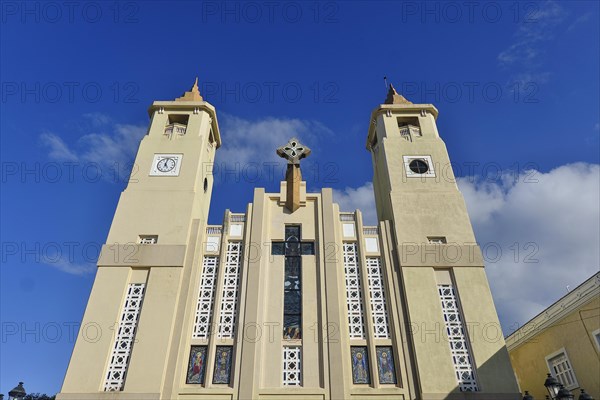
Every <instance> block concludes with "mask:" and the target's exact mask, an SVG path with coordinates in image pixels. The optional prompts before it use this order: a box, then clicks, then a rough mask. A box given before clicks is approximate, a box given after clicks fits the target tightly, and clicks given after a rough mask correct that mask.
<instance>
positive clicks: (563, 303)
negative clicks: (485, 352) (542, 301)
mask: <svg viewBox="0 0 600 400" xmlns="http://www.w3.org/2000/svg"><path fill="white" fill-rule="evenodd" d="M506 346H507V348H508V351H509V353H510V358H511V361H512V365H513V367H514V369H515V372H516V375H517V379H518V381H519V385H520V387H521V389H523V390H528V391H529V393H530V394H531V395H533V396H534V397H535V398H536V399H543V398H544V396H545V395H546V394H548V393H547V391H546V388H545V387H544V380H545V378H546V374H547V373H551V374H552V375H553V376H554V377H555V378H556V379H557V380H558V381H559V382H560V383H562V384H563V385H564V386H565V387H566V388H567V389H569V390H570V391H571V392H572V393H573V394H574V395H576V396H577V394H578V393H580V389H581V388H583V389H585V391H586V393H588V394H590V395H591V396H592V397H594V398H596V399H600V273H597V274H595V275H593V276H592V277H591V278H589V279H588V280H586V281H585V282H583V283H582V284H581V285H579V286H578V287H577V288H575V289H573V290H571V291H570V292H569V293H568V294H567V295H565V296H564V297H562V298H561V299H559V300H558V301H557V302H555V303H554V304H552V305H551V306H550V307H548V308H546V309H545V310H544V311H542V312H541V313H539V314H538V315H537V316H535V317H534V318H533V319H531V320H530V321H529V322H527V323H526V324H524V325H523V326H522V327H521V328H519V329H518V330H516V331H515V332H514V333H512V334H511V335H510V336H508V337H507V338H506Z"/></svg>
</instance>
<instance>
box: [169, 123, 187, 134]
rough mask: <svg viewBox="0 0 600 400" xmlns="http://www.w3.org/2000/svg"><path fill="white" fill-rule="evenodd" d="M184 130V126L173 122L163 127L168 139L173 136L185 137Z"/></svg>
mask: <svg viewBox="0 0 600 400" xmlns="http://www.w3.org/2000/svg"><path fill="white" fill-rule="evenodd" d="M186 130H187V125H186V124H181V123H179V122H173V123H172V124H169V125H167V126H165V135H168V136H169V137H172V136H173V134H176V135H180V136H183V135H185V131H186Z"/></svg>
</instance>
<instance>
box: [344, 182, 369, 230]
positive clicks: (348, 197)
mask: <svg viewBox="0 0 600 400" xmlns="http://www.w3.org/2000/svg"><path fill="white" fill-rule="evenodd" d="M333 201H335V202H336V203H338V204H339V205H340V211H354V210H356V209H359V210H360V211H361V212H362V214H363V223H364V224H365V225H377V210H375V196H374V195H373V184H372V183H371V182H367V183H365V184H364V185H362V186H359V187H357V188H351V187H346V188H345V189H343V190H338V189H334V190H333Z"/></svg>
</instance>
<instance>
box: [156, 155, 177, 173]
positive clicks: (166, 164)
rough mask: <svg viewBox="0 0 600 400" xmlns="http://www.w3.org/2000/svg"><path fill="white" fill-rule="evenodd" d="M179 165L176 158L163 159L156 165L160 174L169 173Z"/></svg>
mask: <svg viewBox="0 0 600 400" xmlns="http://www.w3.org/2000/svg"><path fill="white" fill-rule="evenodd" d="M176 165H177V161H175V159H174V158H163V159H162V160H159V161H158V163H157V164H156V169H157V170H159V171H160V172H169V171H172V170H173V168H175V166H176Z"/></svg>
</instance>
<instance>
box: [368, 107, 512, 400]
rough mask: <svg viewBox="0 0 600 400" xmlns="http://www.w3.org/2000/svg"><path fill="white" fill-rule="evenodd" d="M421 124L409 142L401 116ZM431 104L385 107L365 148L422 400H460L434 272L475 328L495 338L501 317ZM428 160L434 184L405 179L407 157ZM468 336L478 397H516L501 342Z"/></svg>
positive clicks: (374, 117)
mask: <svg viewBox="0 0 600 400" xmlns="http://www.w3.org/2000/svg"><path fill="white" fill-rule="evenodd" d="M399 116H400V117H414V118H418V120H419V124H420V127H421V132H422V137H413V138H412V141H407V140H405V139H404V138H402V137H401V135H400V133H399V128H398V123H397V118H398V117H399ZM436 116H437V111H436V110H435V108H434V107H433V106H431V105H418V104H417V105H385V106H381V108H380V109H377V110H375V111H374V112H373V114H372V120H374V121H375V124H372V125H371V127H370V131H369V141H368V145H367V147H368V148H371V147H373V144H374V142H375V139H374V138H375V137H376V138H377V139H376V141H377V144H376V145H375V146H374V149H373V150H372V156H373V167H374V178H373V186H374V191H375V198H376V206H377V214H378V217H379V219H380V220H384V221H385V220H389V221H391V225H392V229H393V238H394V240H393V242H392V247H393V249H394V250H395V254H396V257H397V258H398V263H399V265H400V269H399V282H400V283H401V284H402V287H401V288H399V290H400V292H401V294H402V295H403V297H404V301H405V302H406V305H405V306H406V308H407V310H408V319H409V320H408V323H409V325H410V327H411V329H412V346H413V349H414V358H415V360H414V366H415V374H416V376H417V377H418V378H417V379H418V382H419V383H418V384H419V392H420V395H421V396H422V397H423V398H431V399H434V398H444V396H448V395H449V394H451V395H450V396H451V397H452V396H453V398H460V396H463V394H461V393H460V392H459V390H458V383H457V379H456V375H455V372H454V366H453V363H452V356H451V353H450V348H449V344H448V341H447V336H446V335H445V323H444V320H443V314H442V309H441V303H440V299H439V294H438V291H437V284H438V282H437V281H436V273H435V268H437V269H443V270H446V271H449V272H450V275H449V276H451V277H452V280H453V284H454V287H455V289H456V290H457V292H458V295H459V298H460V301H461V303H462V309H463V313H464V318H465V320H466V321H467V323H469V325H471V326H478V325H479V326H481V327H483V326H485V327H486V330H485V333H490V332H494V333H497V332H498V331H497V330H496V328H498V329H499V323H498V317H497V314H496V310H495V307H494V304H493V301H492V298H491V293H490V291H489V287H488V284H487V278H486V276H485V272H484V271H483V258H482V256H481V251H480V249H479V247H478V246H477V245H476V242H475V236H474V234H473V229H472V227H471V223H470V220H469V216H468V214H467V210H466V206H465V202H464V199H463V197H462V195H461V193H460V191H459V190H458V187H457V185H456V182H455V177H454V173H453V171H452V168H451V165H450V159H449V156H448V152H447V150H446V146H445V144H444V142H443V141H442V139H441V138H440V137H439V133H438V131H437V128H436V124H435V118H436ZM419 155H421V156H431V159H432V162H433V165H434V171H435V177H428V178H422V177H408V176H407V174H406V171H405V166H404V159H403V156H419ZM429 236H444V237H446V239H447V243H448V244H446V245H430V244H428V239H427V237H429ZM481 329H483V328H480V331H479V332H477V330H475V331H473V332H469V335H470V336H471V337H470V339H471V341H472V345H471V347H472V355H473V358H474V363H475V366H476V367H477V381H478V385H479V388H480V391H481V392H480V393H478V394H477V396H480V397H481V398H486V396H488V397H487V398H489V396H492V398H515V399H516V398H518V397H519V394H518V387H517V385H516V381H515V378H514V374H513V373H512V369H511V365H510V360H509V358H508V356H507V351H506V348H505V344H504V340H503V338H502V337H501V335H500V337H497V335H495V336H494V338H493V340H489V339H487V338H484V337H483V335H484V333H483V331H482V330H481Z"/></svg>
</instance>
